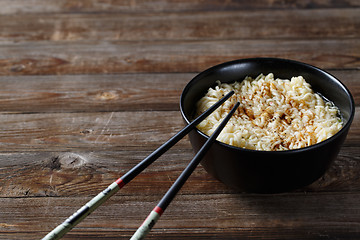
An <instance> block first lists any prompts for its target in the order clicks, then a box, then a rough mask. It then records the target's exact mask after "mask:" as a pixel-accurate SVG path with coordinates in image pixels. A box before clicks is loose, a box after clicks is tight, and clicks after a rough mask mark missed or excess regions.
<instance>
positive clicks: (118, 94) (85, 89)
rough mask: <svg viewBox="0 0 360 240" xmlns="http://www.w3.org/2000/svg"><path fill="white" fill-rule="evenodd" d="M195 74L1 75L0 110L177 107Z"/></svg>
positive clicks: (95, 110)
mask: <svg viewBox="0 0 360 240" xmlns="http://www.w3.org/2000/svg"><path fill="white" fill-rule="evenodd" d="M195 75H196V74H195V73H166V74H161V73H160V74H136V73H135V74H115V75H61V76H57V75H47V76H3V77H1V78H0V83H1V89H0V111H1V112H7V113H10V112H12V113H16V112H21V113H36V112H38V113H40V112H48V113H50V112H106V111H154V110H156V111H165V110H172V111H177V110H178V109H179V102H180V95H181V92H182V90H183V88H184V87H185V85H186V84H187V83H188V82H189V81H190V80H191V79H192V78H193V77H194V76H195ZM345 75H346V74H345ZM359 75H360V71H359Z"/></svg>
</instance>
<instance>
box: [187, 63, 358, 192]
mask: <svg viewBox="0 0 360 240" xmlns="http://www.w3.org/2000/svg"><path fill="white" fill-rule="evenodd" d="M260 73H263V74H265V75H266V74H268V73H274V77H275V78H282V79H290V78H291V77H293V76H299V75H301V76H303V77H304V78H305V80H306V81H307V82H308V83H310V84H311V86H312V88H313V90H314V91H315V92H319V93H321V94H322V95H323V96H324V97H325V98H327V99H329V100H330V101H332V102H333V103H335V105H336V106H337V107H338V108H339V109H340V112H341V114H342V117H343V121H344V126H343V128H342V129H341V130H340V131H339V132H338V133H336V134H335V135H334V136H332V137H331V138H329V139H327V140H325V141H323V142H320V143H317V144H314V145H312V146H309V147H305V148H300V149H296V150H286V151H257V150H248V149H243V148H238V147H234V146H230V145H228V144H225V143H222V142H219V141H216V142H215V143H214V144H213V145H212V146H211V148H210V150H209V151H208V153H207V154H206V155H205V157H204V158H203V160H202V162H201V164H202V165H203V167H204V168H205V169H206V171H207V172H208V173H210V174H211V175H212V176H214V177H215V178H217V179H219V180H220V181H221V182H223V183H224V184H225V185H227V186H229V187H232V188H235V189H237V190H239V191H243V192H254V193H279V192H285V191H291V190H294V189H297V188H300V187H304V186H306V185H309V184H311V183H313V182H314V181H315V180H317V179H318V178H320V177H321V176H322V175H323V174H324V173H325V171H326V170H327V169H328V168H329V166H330V164H331V163H332V162H333V161H334V160H335V159H336V157H337V155H338V153H339V150H340V148H341V146H342V144H343V142H344V140H345V138H346V135H347V133H348V131H349V128H350V125H351V122H352V120H353V118H354V114H355V105H354V100H353V98H352V96H351V93H350V92H349V90H348V89H347V88H346V87H345V86H344V85H343V84H342V83H341V82H340V81H339V80H338V79H336V78H335V77H334V76H332V75H330V74H329V73H327V72H325V71H323V70H321V69H319V68H317V67H314V66H311V65H308V64H305V63H301V62H296V61H292V60H286V59H277V58H252V59H242V60H236V61H231V62H226V63H223V64H220V65H217V66H214V67H212V68H210V69H207V70H205V71H204V72H202V73H200V74H198V75H197V76H195V77H194V78H193V79H192V80H191V81H190V82H189V83H188V84H187V85H186V87H185V88H184V90H183V92H182V95H181V99H180V109H181V114H182V116H183V118H184V121H185V122H186V124H188V123H189V122H190V121H191V120H192V119H193V117H194V116H193V114H194V111H195V106H196V102H197V101H198V100H199V99H200V98H201V97H203V96H204V95H205V93H206V92H207V90H208V89H209V87H214V86H215V85H216V83H215V82H216V81H217V80H220V81H221V82H223V83H232V82H235V81H242V80H243V79H244V78H245V77H246V76H251V77H253V78H255V77H257V76H258V75H259V74H260ZM189 139H190V142H191V145H192V147H193V149H194V151H195V152H197V151H199V149H200V148H201V146H202V145H203V144H204V143H205V141H206V140H207V139H208V136H206V135H205V134H204V133H202V132H201V131H199V130H197V129H196V130H193V131H191V132H190V133H189Z"/></svg>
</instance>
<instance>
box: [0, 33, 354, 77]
mask: <svg viewBox="0 0 360 240" xmlns="http://www.w3.org/2000/svg"><path fill="white" fill-rule="evenodd" d="M359 48H360V43H359V41H357V40H356V39H343V40H333V39H326V40H316V41H304V40H291V41H290V40H281V41H280V40H271V39H270V40H261V39H260V40H229V41H207V42H197V41H173V42H161V41H157V42H152V43H151V42H150V43H146V44H144V43H137V42H106V41H104V42H101V43H89V42H83V43H63V42H52V43H48V42H27V43H26V44H23V43H19V44H12V43H9V44H6V45H3V47H2V48H1V52H0V75H38V74H55V75H57V74H100V73H102V74H105V73H106V74H109V73H134V72H138V73H141V72H154V73H155V72H170V73H171V72H200V71H202V70H204V69H206V68H208V67H210V66H213V65H216V64H220V63H222V62H226V61H230V60H235V59H239V58H248V57H259V56H261V57H281V58H289V59H294V60H298V61H303V62H307V63H309V64H312V65H315V66H318V67H320V68H335V69H338V68H342V69H354V68H357V66H358V65H359V59H360V58H359V57H360V52H359V51H358V49H359ZM179 53H181V54H179Z"/></svg>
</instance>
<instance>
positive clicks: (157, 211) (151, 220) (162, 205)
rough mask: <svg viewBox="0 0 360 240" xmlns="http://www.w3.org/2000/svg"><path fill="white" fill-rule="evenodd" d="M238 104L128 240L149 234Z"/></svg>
mask: <svg viewBox="0 0 360 240" xmlns="http://www.w3.org/2000/svg"><path fill="white" fill-rule="evenodd" d="M239 104H240V103H239V102H237V103H236V104H235V105H234V107H233V108H232V109H231V111H230V112H229V113H228V115H227V116H226V117H225V118H224V120H223V121H222V122H221V123H220V125H219V126H218V127H217V128H216V130H215V132H214V133H213V134H212V135H211V137H210V138H209V139H208V140H207V141H206V142H205V144H204V145H203V146H202V147H201V149H200V150H199V151H198V153H197V154H196V155H195V157H194V158H193V159H192V160H191V162H190V163H189V165H188V166H187V167H186V168H185V169H184V171H183V172H182V173H181V174H180V176H179V177H178V178H177V179H176V181H175V182H174V184H173V185H172V186H171V187H170V189H169V190H168V191H167V192H166V194H165V195H164V196H163V198H162V199H161V200H160V202H159V203H158V204H157V205H156V207H155V208H154V209H153V210H152V211H151V212H150V214H149V215H148V217H147V218H146V219H145V221H144V222H143V223H142V225H141V226H140V227H139V228H138V229H137V230H136V232H135V233H134V235H133V236H132V237H131V238H130V240H141V239H144V238H145V236H146V235H147V234H148V233H149V232H150V230H151V229H152V227H153V226H154V225H155V224H156V222H157V221H158V220H159V218H160V217H161V215H162V214H163V212H164V211H165V209H166V208H167V207H168V206H169V204H170V203H171V201H172V200H173V199H174V197H175V195H176V194H177V193H178V192H179V190H180V189H181V187H182V186H183V185H184V183H185V182H186V180H187V179H188V178H189V177H190V175H191V173H192V172H193V171H194V170H195V168H196V166H197V165H198V164H199V163H200V161H201V159H202V158H203V157H204V156H205V154H206V152H207V151H208V150H209V148H210V147H211V144H212V143H213V142H214V141H215V140H216V138H217V136H218V135H219V134H220V132H221V131H222V129H223V128H224V127H225V125H226V124H227V122H228V121H229V120H230V118H231V117H232V115H233V114H234V112H235V111H236V109H237V108H238V107H239Z"/></svg>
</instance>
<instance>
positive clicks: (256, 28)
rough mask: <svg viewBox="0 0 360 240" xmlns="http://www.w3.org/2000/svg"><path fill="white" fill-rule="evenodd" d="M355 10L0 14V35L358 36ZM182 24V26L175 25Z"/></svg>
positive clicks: (168, 37)
mask: <svg viewBox="0 0 360 240" xmlns="http://www.w3.org/2000/svg"><path fill="white" fill-rule="evenodd" d="M359 13H360V10H359V9H357V8H347V9H341V10H339V9H315V10H298V9H295V10H289V9H286V10H273V9H271V10H263V11H247V10H240V11H226V12H224V11H214V12H205V13H201V18H199V17H196V15H197V14H198V13H193V12H190V13H152V14H149V13H144V14H130V13H122V14H105V13H104V14H103V13H100V14H99V13H89V14H54V15H52V16H51V17H49V15H48V13H45V14H36V15H35V14H30V15H29V14H26V15H24V14H16V15H0V29H1V30H2V31H1V32H0V41H1V42H13V41H16V42H20V41H37V40H50V41H83V40H93V41H97V40H101V41H104V40H107V41H155V40H200V39H203V40H209V39H211V40H227V39H323V38H334V37H336V38H340V39H341V38H359V37H360V32H359V31H357V30H358V29H360V18H359V17H358V16H359ZM178 29H181V31H178Z"/></svg>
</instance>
